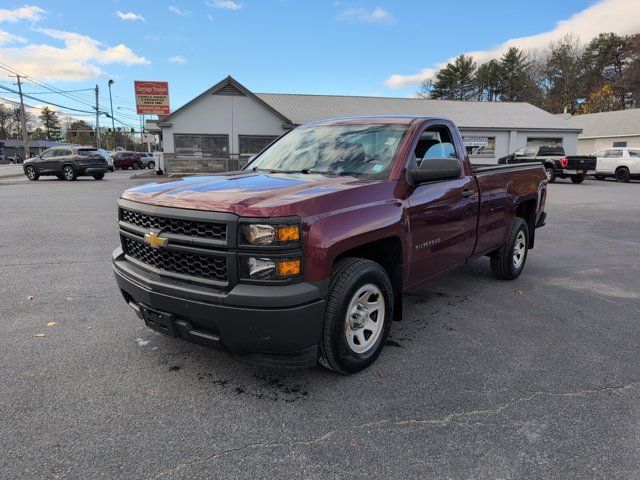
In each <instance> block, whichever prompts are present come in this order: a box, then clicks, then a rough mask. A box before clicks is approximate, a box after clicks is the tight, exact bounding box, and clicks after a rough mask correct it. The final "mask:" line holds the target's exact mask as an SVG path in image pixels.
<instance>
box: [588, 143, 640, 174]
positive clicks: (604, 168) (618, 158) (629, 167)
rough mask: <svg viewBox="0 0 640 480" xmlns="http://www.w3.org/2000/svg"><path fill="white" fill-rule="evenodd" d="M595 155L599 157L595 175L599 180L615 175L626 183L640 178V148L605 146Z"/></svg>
mask: <svg viewBox="0 0 640 480" xmlns="http://www.w3.org/2000/svg"><path fill="white" fill-rule="evenodd" d="M593 156H594V157H596V159H597V165H596V175H595V177H596V178H597V179H598V180H604V179H605V178H607V177H614V178H615V179H616V180H617V181H619V182H623V183H626V182H628V181H629V180H631V179H632V178H640V148H626V147H612V148H605V149H602V150H598V151H597V152H595V153H594V154H593Z"/></svg>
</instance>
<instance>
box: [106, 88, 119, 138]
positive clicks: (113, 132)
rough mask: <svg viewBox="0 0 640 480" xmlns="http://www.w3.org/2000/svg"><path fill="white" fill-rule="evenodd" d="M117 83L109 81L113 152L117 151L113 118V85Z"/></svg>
mask: <svg viewBox="0 0 640 480" xmlns="http://www.w3.org/2000/svg"><path fill="white" fill-rule="evenodd" d="M114 83H115V80H113V79H111V80H109V82H108V83H107V85H109V103H110V104H111V133H112V135H113V137H112V138H113V148H112V150H115V149H116V146H117V144H116V121H115V119H114V118H113V98H112V97H111V85H113V84H114Z"/></svg>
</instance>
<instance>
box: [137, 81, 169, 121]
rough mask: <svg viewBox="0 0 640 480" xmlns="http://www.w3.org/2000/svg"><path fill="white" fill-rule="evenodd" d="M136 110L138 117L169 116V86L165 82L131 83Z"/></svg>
mask: <svg viewBox="0 0 640 480" xmlns="http://www.w3.org/2000/svg"><path fill="white" fill-rule="evenodd" d="M133 84H134V87H135V92H136V110H137V112H138V114H139V115H169V113H171V110H170V108H169V84H168V83H167V82H147V81H140V80H136V81H134V82H133Z"/></svg>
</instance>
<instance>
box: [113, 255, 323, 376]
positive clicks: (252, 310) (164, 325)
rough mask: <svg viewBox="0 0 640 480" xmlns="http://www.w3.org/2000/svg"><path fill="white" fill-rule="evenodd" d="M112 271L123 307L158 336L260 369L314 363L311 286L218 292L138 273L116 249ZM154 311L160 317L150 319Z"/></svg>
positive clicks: (316, 333)
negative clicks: (180, 340)
mask: <svg viewBox="0 0 640 480" xmlns="http://www.w3.org/2000/svg"><path fill="white" fill-rule="evenodd" d="M113 268H114V272H115V276H116V281H117V283H118V287H119V288H120V290H121V292H122V294H123V296H124V298H125V300H126V301H127V303H128V304H129V305H130V306H131V307H132V308H133V310H134V311H135V312H136V314H137V315H138V316H139V317H140V318H144V319H145V323H146V324H147V325H148V326H149V327H151V328H154V329H155V330H157V331H160V332H161V333H164V334H168V335H170V336H174V337H178V338H183V339H185V340H188V341H190V342H194V343H198V344H201V345H205V346H208V347H212V348H215V349H218V350H224V351H227V352H229V353H231V354H232V355H234V356H237V357H239V358H241V359H243V360H246V361H249V362H252V363H259V364H262V365H268V366H274V367H308V366H312V365H315V364H316V362H317V358H318V352H317V348H318V347H317V346H318V342H319V340H320V336H321V332H322V323H323V318H324V309H325V302H324V299H323V298H322V297H321V294H320V289H319V288H318V287H316V286H315V285H312V284H310V283H304V282H303V283H297V284H293V285H285V286H261V285H244V284H238V285H236V286H235V287H234V288H232V289H231V290H230V291H228V292H224V291H217V290H214V289H212V288H210V287H203V286H197V285H191V284H188V283H185V282H180V281H176V280H173V279H169V278H166V277H162V276H160V275H158V274H156V273H153V272H150V271H147V270H145V269H142V268H140V267H138V266H137V265H134V264H133V263H131V262H129V261H127V260H126V258H125V255H124V254H123V252H122V249H121V248H118V249H116V250H115V251H114V252H113ZM158 313H160V314H161V315H160V316H161V317H162V318H161V319H160V320H158V321H154V318H155V317H157V314H158ZM156 319H157V318H156Z"/></svg>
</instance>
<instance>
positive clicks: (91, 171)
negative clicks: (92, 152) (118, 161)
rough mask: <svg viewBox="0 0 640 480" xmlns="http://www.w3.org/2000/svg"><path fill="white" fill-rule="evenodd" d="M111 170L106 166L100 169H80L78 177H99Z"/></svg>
mask: <svg viewBox="0 0 640 480" xmlns="http://www.w3.org/2000/svg"><path fill="white" fill-rule="evenodd" d="M108 171H109V168H108V167H107V166H106V165H105V166H98V167H92V166H89V167H78V175H98V174H100V173H107V172H108Z"/></svg>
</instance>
